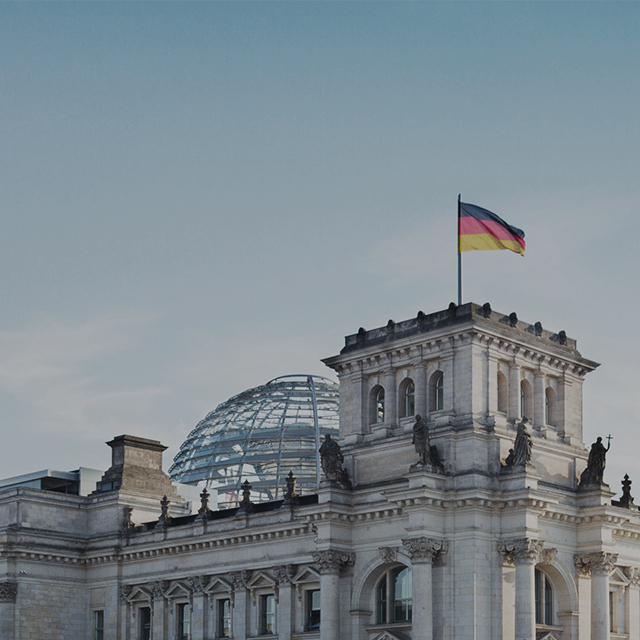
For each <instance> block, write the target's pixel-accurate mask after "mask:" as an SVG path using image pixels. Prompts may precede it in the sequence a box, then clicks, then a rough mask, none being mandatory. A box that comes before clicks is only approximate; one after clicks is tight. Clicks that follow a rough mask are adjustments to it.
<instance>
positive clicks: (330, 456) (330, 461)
mask: <svg viewBox="0 0 640 640" xmlns="http://www.w3.org/2000/svg"><path fill="white" fill-rule="evenodd" d="M343 462H344V456H343V455H342V451H341V450H340V445H339V444H338V443H337V442H336V441H335V440H333V439H332V438H331V434H329V433H327V434H326V435H325V437H324V442H323V443H322V445H321V446H320V464H321V465H322V470H323V471H324V475H325V476H326V478H327V480H329V481H331V482H338V483H339V484H343V485H345V486H350V484H351V483H350V481H349V474H348V473H347V470H346V469H343V467H342V463H343Z"/></svg>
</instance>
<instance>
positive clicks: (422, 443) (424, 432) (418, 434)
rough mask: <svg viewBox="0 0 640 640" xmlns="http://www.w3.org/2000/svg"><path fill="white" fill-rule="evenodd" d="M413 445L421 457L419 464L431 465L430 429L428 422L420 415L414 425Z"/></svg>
mask: <svg viewBox="0 0 640 640" xmlns="http://www.w3.org/2000/svg"><path fill="white" fill-rule="evenodd" d="M413 444H414V446H415V448H416V453H417V454H418V455H419V456H420V461H419V464H422V465H425V464H431V462H432V460H431V447H430V445H429V427H428V426H427V421H426V420H425V419H424V418H423V417H422V416H421V415H419V414H418V415H416V422H415V424H414V425H413Z"/></svg>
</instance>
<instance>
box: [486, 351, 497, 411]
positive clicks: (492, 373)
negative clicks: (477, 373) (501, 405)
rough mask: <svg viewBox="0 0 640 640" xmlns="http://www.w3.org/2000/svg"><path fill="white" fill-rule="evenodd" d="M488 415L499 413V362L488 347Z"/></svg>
mask: <svg viewBox="0 0 640 640" xmlns="http://www.w3.org/2000/svg"><path fill="white" fill-rule="evenodd" d="M486 387H487V414H488V415H492V414H494V413H496V412H497V411H498V360H497V359H496V358H495V357H494V356H492V355H491V352H490V350H489V347H488V346H487V385H486Z"/></svg>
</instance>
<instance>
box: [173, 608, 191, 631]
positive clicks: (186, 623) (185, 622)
mask: <svg viewBox="0 0 640 640" xmlns="http://www.w3.org/2000/svg"><path fill="white" fill-rule="evenodd" d="M176 613H177V625H178V633H177V637H178V640H189V632H190V630H191V629H190V627H191V609H190V608H189V605H188V604H186V603H183V604H179V605H178V606H177V611H176Z"/></svg>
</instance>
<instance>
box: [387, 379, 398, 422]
mask: <svg viewBox="0 0 640 640" xmlns="http://www.w3.org/2000/svg"><path fill="white" fill-rule="evenodd" d="M384 421H385V422H386V423H387V424H388V425H390V426H392V427H393V426H395V425H396V424H397V422H398V400H397V389H396V370H395V369H387V370H386V371H385V372H384Z"/></svg>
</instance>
